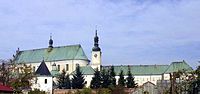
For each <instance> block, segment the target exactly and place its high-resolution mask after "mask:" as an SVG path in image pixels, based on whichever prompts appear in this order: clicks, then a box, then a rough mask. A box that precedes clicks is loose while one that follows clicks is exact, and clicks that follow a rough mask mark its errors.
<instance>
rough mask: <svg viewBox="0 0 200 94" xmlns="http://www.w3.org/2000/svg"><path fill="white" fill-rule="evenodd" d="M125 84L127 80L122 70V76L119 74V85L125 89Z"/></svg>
mask: <svg viewBox="0 0 200 94" xmlns="http://www.w3.org/2000/svg"><path fill="white" fill-rule="evenodd" d="M125 82H126V80H125V79H124V72H123V70H121V71H120V74H119V80H118V85H119V86H123V87H124V86H125Z"/></svg>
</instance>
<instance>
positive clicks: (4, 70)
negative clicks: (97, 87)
mask: <svg viewBox="0 0 200 94" xmlns="http://www.w3.org/2000/svg"><path fill="white" fill-rule="evenodd" d="M1 63H2V65H1V67H0V82H1V83H2V84H3V85H8V84H9V77H10V71H9V67H8V66H6V64H8V62H7V61H5V60H1Z"/></svg>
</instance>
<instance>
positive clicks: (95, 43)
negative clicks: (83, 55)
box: [92, 30, 101, 51]
mask: <svg viewBox="0 0 200 94" xmlns="http://www.w3.org/2000/svg"><path fill="white" fill-rule="evenodd" d="M98 42H99V37H98V36H97V30H96V31H95V37H94V47H93V48H92V51H101V49H100V48H99V43H98Z"/></svg>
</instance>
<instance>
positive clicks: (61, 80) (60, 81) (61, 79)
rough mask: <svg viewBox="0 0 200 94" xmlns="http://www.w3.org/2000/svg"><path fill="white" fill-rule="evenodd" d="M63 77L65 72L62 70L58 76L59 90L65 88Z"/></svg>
mask: <svg viewBox="0 0 200 94" xmlns="http://www.w3.org/2000/svg"><path fill="white" fill-rule="evenodd" d="M65 75H66V71H65V70H64V69H63V70H62V73H61V74H60V75H59V76H58V88H60V89H63V88H65Z"/></svg>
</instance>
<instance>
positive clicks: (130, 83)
mask: <svg viewBox="0 0 200 94" xmlns="http://www.w3.org/2000/svg"><path fill="white" fill-rule="evenodd" d="M127 75H128V77H127V78H126V80H127V82H126V85H127V88H135V87H136V84H135V81H134V77H133V76H132V73H131V70H130V67H129V68H128V73H127Z"/></svg>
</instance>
